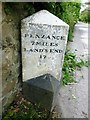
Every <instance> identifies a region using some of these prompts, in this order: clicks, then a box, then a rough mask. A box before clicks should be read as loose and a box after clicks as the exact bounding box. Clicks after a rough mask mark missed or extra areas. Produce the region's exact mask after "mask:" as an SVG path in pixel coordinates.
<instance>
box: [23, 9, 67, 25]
mask: <svg viewBox="0 0 90 120" xmlns="http://www.w3.org/2000/svg"><path fill="white" fill-rule="evenodd" d="M22 22H24V23H27V22H28V23H32V24H46V25H55V26H66V27H69V25H68V24H66V23H65V22H64V21H62V20H61V19H60V18H58V17H56V16H55V15H53V14H52V13H50V12H49V11H47V10H41V11H39V12H37V13H35V14H33V15H31V16H28V17H27V18H25V19H23V20H22Z"/></svg>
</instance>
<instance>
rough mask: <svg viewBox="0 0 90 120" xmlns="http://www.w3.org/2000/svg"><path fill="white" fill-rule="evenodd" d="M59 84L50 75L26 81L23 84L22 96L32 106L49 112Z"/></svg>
mask: <svg viewBox="0 0 90 120" xmlns="http://www.w3.org/2000/svg"><path fill="white" fill-rule="evenodd" d="M59 85H60V82H59V81H58V80H56V78H54V77H53V76H51V75H50V74H45V75H42V76H40V77H36V78H33V79H30V80H27V81H25V82H24V83H23V94H24V96H25V97H26V98H27V99H28V100H30V101H31V102H32V103H34V104H38V105H40V106H42V107H43V108H47V109H48V110H51V108H52V105H53V99H54V98H55V97H56V92H57V89H58V88H59Z"/></svg>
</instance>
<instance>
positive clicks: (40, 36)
mask: <svg viewBox="0 0 90 120" xmlns="http://www.w3.org/2000/svg"><path fill="white" fill-rule="evenodd" d="M25 37H29V38H36V39H40V38H43V39H45V40H50V39H52V40H55V39H56V40H65V39H66V36H59V35H58V36H55V35H38V34H34V35H32V34H28V33H26V34H25Z"/></svg>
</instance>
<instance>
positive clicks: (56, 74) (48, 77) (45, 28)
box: [21, 10, 69, 110]
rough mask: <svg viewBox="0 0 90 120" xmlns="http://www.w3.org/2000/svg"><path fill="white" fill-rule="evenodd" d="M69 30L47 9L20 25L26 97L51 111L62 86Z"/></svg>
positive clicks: (24, 92)
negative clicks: (58, 89) (61, 80)
mask: <svg viewBox="0 0 90 120" xmlns="http://www.w3.org/2000/svg"><path fill="white" fill-rule="evenodd" d="M68 30H69V26H68V25H67V24H66V23H65V22H63V21H62V20H60V19H59V18H58V17H56V16H55V15H53V14H51V13H50V12H48V11H46V10H41V11H39V12H37V13H35V14H33V15H32V16H29V17H27V18H25V19H23V20H22V24H21V40H22V77H23V94H24V96H25V97H26V98H27V99H29V100H30V101H31V102H34V103H38V104H41V105H42V106H44V107H45V108H48V109H49V110H50V109H51V108H53V107H54V103H55V98H56V96H57V88H58V87H59V85H60V79H61V73H62V65H63V59H64V53H65V48H66V44H67V37H68ZM52 106H53V107H52Z"/></svg>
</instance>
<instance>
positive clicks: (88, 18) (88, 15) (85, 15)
mask: <svg viewBox="0 0 90 120" xmlns="http://www.w3.org/2000/svg"><path fill="white" fill-rule="evenodd" d="M80 21H82V22H85V23H90V10H84V11H82V13H81V15H80Z"/></svg>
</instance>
